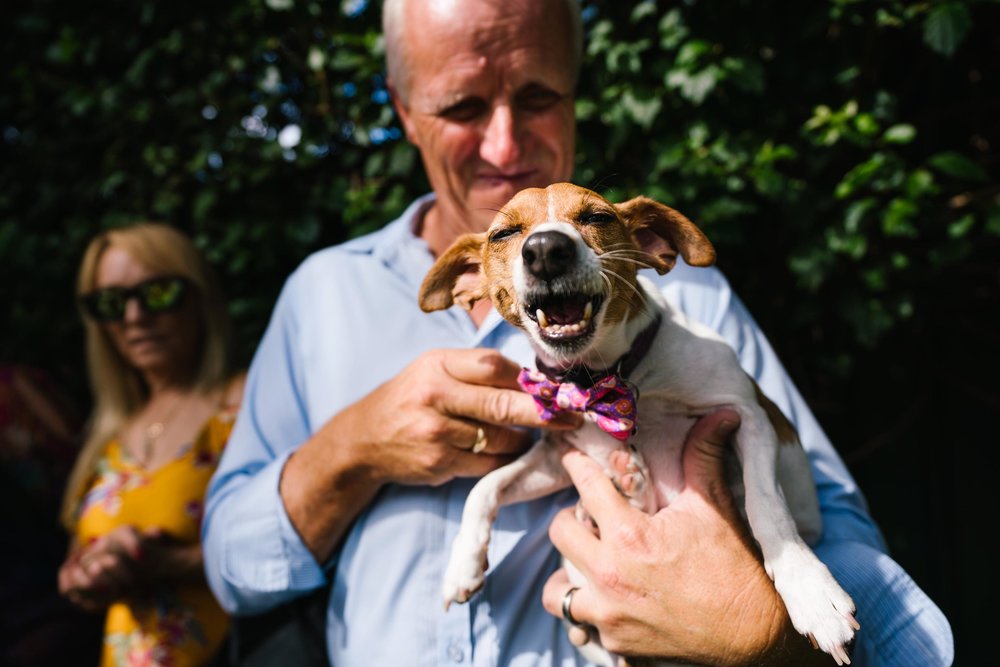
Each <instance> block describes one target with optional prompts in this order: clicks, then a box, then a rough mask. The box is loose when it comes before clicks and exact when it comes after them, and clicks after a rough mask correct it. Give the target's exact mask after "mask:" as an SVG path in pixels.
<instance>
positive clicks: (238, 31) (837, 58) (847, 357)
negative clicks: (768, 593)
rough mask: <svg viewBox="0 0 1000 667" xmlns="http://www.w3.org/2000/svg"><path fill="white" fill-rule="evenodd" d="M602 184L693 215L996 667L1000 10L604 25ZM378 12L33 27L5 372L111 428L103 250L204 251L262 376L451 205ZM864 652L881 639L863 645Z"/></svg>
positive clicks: (255, 13)
mask: <svg viewBox="0 0 1000 667" xmlns="http://www.w3.org/2000/svg"><path fill="white" fill-rule="evenodd" d="M584 8H585V10H584V11H585V20H586V30H587V35H588V40H587V56H586V61H587V62H586V66H585V70H584V71H585V73H584V76H583V78H582V81H581V85H580V91H579V100H578V103H577V110H578V115H579V118H580V141H579V150H578V162H577V174H576V177H575V180H576V181H577V182H579V183H581V184H585V185H592V186H593V187H596V188H597V189H599V190H601V191H602V192H604V193H605V194H607V195H608V196H609V197H610V198H612V199H616V200H621V199H625V198H627V197H630V196H632V195H634V194H637V193H640V192H641V193H645V194H648V195H650V196H653V197H656V198H659V199H660V200H662V201H665V202H668V203H670V204H672V205H673V206H675V207H676V208H679V209H680V210H682V211H685V212H686V213H687V214H688V215H690V216H691V217H692V218H693V219H694V220H695V221H697V222H698V223H700V224H701V225H702V227H703V228H704V229H705V230H706V231H707V233H708V234H709V236H710V237H711V238H712V239H713V240H714V241H715V243H716V245H717V247H718V250H719V257H720V259H719V263H720V265H721V266H722V268H723V269H724V270H725V271H726V273H727V274H728V276H729V277H730V279H731V281H732V282H733V284H734V285H735V286H736V288H737V290H738V291H739V292H740V294H741V296H742V297H743V298H744V300H745V301H746V302H747V303H748V304H749V305H750V307H751V310H752V312H754V313H755V315H756V317H757V318H758V319H759V321H760V323H761V325H762V326H763V327H764V329H765V331H767V332H768V334H769V335H770V336H771V338H772V341H773V342H774V344H775V347H776V348H777V349H778V351H779V353H780V354H781V356H782V358H783V359H784V360H785V362H786V364H787V366H788V368H789V370H790V372H791V373H792V375H793V377H794V378H795V379H796V381H797V382H798V384H799V386H800V388H801V389H802V391H803V393H804V394H805V395H806V396H807V398H808V399H809V401H810V403H811V404H812V405H813V407H814V409H815V411H816V412H817V415H818V416H819V418H820V421H821V422H822V423H823V425H824V427H825V428H826V429H827V430H828V432H829V433H830V435H831V437H832V438H833V440H834V442H835V443H836V444H837V446H838V448H839V449H840V451H841V452H842V454H843V455H844V457H845V459H846V460H847V462H848V465H849V466H850V468H851V470H852V471H853V473H854V474H855V475H856V477H857V478H858V481H859V482H860V484H861V486H862V488H863V489H865V491H866V493H867V496H868V498H869V501H870V504H871V506H872V512H873V514H874V515H875V517H876V518H877V519H878V521H879V522H880V524H881V525H882V527H883V529H884V532H885V533H886V536H887V538H888V540H889V543H890V547H891V550H892V553H893V555H894V557H895V558H896V559H897V560H898V561H900V562H901V563H902V564H903V565H904V566H905V567H906V568H907V569H908V570H909V571H910V572H911V573H912V574H913V576H914V577H915V578H916V580H917V582H918V583H919V584H920V585H921V586H922V587H923V588H924V589H925V590H926V591H927V592H928V593H929V594H930V595H931V596H932V597H933V598H934V599H935V601H937V602H938V603H939V604H940V605H941V607H942V608H943V609H944V610H945V612H946V613H947V614H948V616H949V618H950V620H951V622H952V624H953V628H954V630H955V634H956V646H957V656H958V659H957V662H956V664H959V665H977V664H982V663H983V662H984V661H985V656H986V655H987V653H986V646H987V642H988V641H989V639H990V637H991V633H992V632H993V628H992V622H991V621H992V620H993V619H995V618H996V611H995V609H994V605H993V604H992V600H991V599H990V598H988V597H987V594H988V592H992V593H993V594H995V593H996V592H997V590H998V586H997V577H996V576H995V574H993V571H992V567H991V566H992V564H993V563H995V560H996V559H995V558H988V557H987V554H988V552H987V551H986V548H985V540H986V537H985V535H986V533H987V531H989V528H988V526H989V525H993V524H995V520H996V519H995V516H996V509H997V506H998V503H997V502H996V496H995V494H994V493H993V492H992V491H993V489H992V484H993V483H994V480H995V478H996V473H995V472H994V471H993V470H992V468H993V466H994V465H995V464H996V463H997V459H998V457H997V454H996V450H997V445H998V439H997V436H996V434H995V431H994V429H992V428H987V427H988V426H992V424H993V423H994V421H995V416H994V415H995V414H996V413H997V410H998V408H1000V391H998V389H997V377H998V371H1000V363H998V359H1000V356H998V354H997V350H996V345H995V343H996V341H997V334H996V322H997V314H998V312H1000V308H998V306H1000V261H998V260H1000V252H998V251H1000V185H998V182H1000V181H998V175H1000V162H998V159H997V150H996V147H997V145H998V144H1000V120H998V119H1000V41H998V39H1000V38H998V35H1000V4H998V3H997V2H995V1H980V2H973V1H958V0H956V1H947V0H945V1H942V0H929V1H926V2H917V3H912V2H897V1H881V2H879V1H873V0H827V1H824V2H790V1H789V2H778V1H775V0H716V1H715V2H706V1H703V0H686V1H683V2H676V3H667V2H659V3H657V2H636V3H620V2H605V1H596V0H585V1H584ZM378 10H379V7H378V3H369V2H366V1H365V0H343V1H342V2H339V3H338V2H329V1H328V2H319V1H310V0H242V1H241V2H221V3H205V2H192V1H191V0H175V1H174V2H171V3H163V2H148V1H147V2H131V3H126V2H116V1H114V0H93V1H92V2H89V3H78V2H70V1H69V0H30V1H28V0H9V1H8V3H7V4H6V6H5V11H4V15H5V18H4V20H3V22H2V25H3V27H2V28H0V30H2V35H3V39H2V42H0V57H2V59H3V62H5V63H6V65H5V71H6V75H5V77H4V85H3V87H2V88H0V127H2V131H3V140H2V142H0V150H2V155H3V159H2V162H0V276H2V278H0V284H2V293H3V304H4V305H3V309H2V312H3V317H4V320H3V323H2V329H0V330H2V332H3V333H2V340H0V355H2V357H0V359H2V360H5V361H16V362H21V363H30V364H34V365H37V366H40V367H43V368H45V369H47V370H49V371H50V372H52V373H54V374H55V375H56V376H57V377H58V378H59V380H60V381H61V382H62V383H63V384H64V385H65V386H67V387H68V388H69V390H70V391H71V393H72V394H73V395H74V396H75V397H76V398H77V399H78V400H79V402H80V403H81V405H84V406H85V405H86V403H87V401H88V400H89V399H88V396H87V387H86V381H85V378H84V375H83V366H82V360H81V356H82V343H81V334H82V329H81V326H80V323H79V321H78V317H77V314H76V311H75V307H74V304H73V297H72V294H73V280H74V274H75V271H76V266H77V263H78V262H79V259H80V256H81V253H82V250H83V247H84V245H85V243H86V241H87V240H88V239H89V237H91V236H92V235H93V234H94V233H95V232H96V231H97V230H99V229H101V228H104V227H107V226H113V225H118V224H122V223H125V222H128V221H132V220H136V219H139V218H153V219H159V220H165V221H169V222H171V223H173V224H176V225H177V226H179V227H181V228H182V229H184V230H186V231H188V232H189V233H191V234H192V235H193V236H194V237H195V238H196V240H197V242H198V244H199V245H200V246H201V247H202V248H203V249H204V250H205V251H206V252H207V253H208V255H209V257H210V258H211V259H212V261H213V262H214V264H215V265H216V266H217V267H218V269H219V271H220V273H221V274H222V276H223V278H224V280H225V284H226V288H227V291H228V294H229V295H230V297H231V308H232V313H233V316H234V318H235V320H236V323H237V330H238V356H239V359H240V361H241V362H243V363H246V362H248V360H249V357H250V355H251V354H252V351H253V348H254V346H255V343H256V340H257V337H258V336H259V335H260V333H261V332H262V330H263V327H264V326H265V324H266V321H267V317H268V313H269V311H270V308H271V306H272V304H273V301H274V299H275V297H276V295H277V291H278V290H279V288H280V286H281V284H282V281H283V279H284V277H285V276H286V275H287V274H288V272H289V271H290V270H291V269H293V268H294V267H295V266H296V265H297V263H298V262H299V261H300V260H301V259H302V258H303V257H304V256H305V255H306V254H307V253H309V252H311V251H313V250H315V249H317V248H320V247H323V246H325V245H328V244H331V243H335V242H338V241H340V240H343V239H345V238H347V237H350V236H353V235H357V234H360V233H363V232H366V231H369V230H371V229H375V228H377V227H379V226H380V225H382V224H384V223H385V222H386V221H388V220H390V219H391V218H392V217H394V216H395V215H396V214H397V213H399V212H400V211H401V210H402V208H403V207H404V206H405V204H406V203H407V202H408V200H409V199H410V198H411V197H412V196H414V195H416V194H418V193H421V192H423V191H424V190H425V188H426V183H425V181H424V180H423V176H422V174H421V173H420V172H421V169H420V165H419V159H418V157H417V156H416V154H415V152H414V151H413V149H411V148H410V147H409V146H408V145H407V144H406V143H405V141H403V139H402V137H401V132H400V130H399V126H398V123H397V122H396V120H395V118H394V115H393V113H392V110H391V107H390V105H389V104H388V95H387V93H386V90H385V85H384V83H385V82H384V79H383V76H382V63H381V57H382V44H381V41H380V37H379V34H378V22H379V21H378V19H379V11H378ZM862 621H863V619H862Z"/></svg>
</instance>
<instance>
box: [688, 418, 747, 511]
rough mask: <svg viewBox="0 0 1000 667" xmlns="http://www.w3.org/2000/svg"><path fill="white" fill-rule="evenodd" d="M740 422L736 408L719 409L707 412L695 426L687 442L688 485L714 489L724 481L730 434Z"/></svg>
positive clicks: (704, 489)
mask: <svg viewBox="0 0 1000 667" xmlns="http://www.w3.org/2000/svg"><path fill="white" fill-rule="evenodd" d="M739 424H740V417H739V415H738V414H737V413H736V412H734V411H733V410H729V409H724V410H718V411H716V412H713V413H711V414H708V415H705V416H704V417H702V418H701V419H699V420H698V421H697V422H695V425H694V426H692V427H691V432H690V433H689V434H688V437H687V440H686V441H685V443H684V453H683V458H682V463H683V466H684V479H685V483H686V484H687V485H688V486H691V487H693V488H696V489H699V490H702V491H706V492H712V491H714V490H715V489H716V488H717V487H718V486H719V485H720V483H722V484H723V485H724V472H723V459H724V457H725V453H726V448H727V447H728V446H729V445H728V441H729V437H730V436H731V435H732V434H733V432H734V431H736V428H737V427H738V426H739Z"/></svg>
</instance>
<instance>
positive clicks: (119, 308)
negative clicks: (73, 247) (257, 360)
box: [59, 223, 243, 667]
mask: <svg viewBox="0 0 1000 667" xmlns="http://www.w3.org/2000/svg"><path fill="white" fill-rule="evenodd" d="M77 290H78V294H79V298H80V305H81V308H82V311H83V314H84V322H85V326H86V337H87V362H88V369H89V373H90V381H91V386H92V391H93V396H94V399H95V407H94V412H93V414H92V416H91V420H90V430H89V435H88V437H87V441H86V443H85V444H84V447H83V449H82V450H81V454H80V456H79V458H78V460H77V461H76V464H75V467H74V469H73V472H72V474H71V475H70V480H69V484H68V487H67V491H66V496H65V501H64V505H63V513H62V518H63V522H64V523H65V525H66V526H67V528H68V529H69V530H70V531H71V533H72V534H73V537H74V540H73V544H72V546H71V547H70V552H69V555H68V556H67V558H66V561H65V562H64V563H63V565H62V567H61V568H60V571H59V589H60V592H62V594H63V595H65V596H66V597H67V598H69V599H70V600H71V601H72V602H74V603H76V604H78V605H79V606H80V607H83V608H84V609H88V610H106V612H107V617H106V621H105V636H104V647H103V655H102V662H101V664H102V665H173V666H177V667H180V666H184V665H202V664H205V663H206V662H208V661H210V660H211V659H212V658H213V657H214V656H215V654H217V653H218V651H219V648H220V646H221V644H222V641H223V639H224V637H225V634H226V631H227V619H226V616H225V614H224V612H223V611H222V609H221V608H220V607H219V606H218V604H217V603H216V602H215V599H214V598H213V597H212V594H211V593H210V591H209V589H208V588H207V586H206V584H205V582H204V578H203V574H202V553H201V546H200V543H199V531H200V527H201V516H202V507H203V498H204V494H205V489H206V487H207V484H208V481H209V478H210V477H211V475H212V472H213V471H214V470H215V467H216V464H217V462H218V459H219V456H220V455H221V452H222V448H223V446H224V445H225V442H226V440H227V439H228V437H229V432H230V429H231V427H232V423H233V419H234V417H235V413H236V410H237V408H238V406H239V401H240V398H241V396H242V385H243V375H242V373H240V374H236V375H232V374H230V373H229V371H228V367H227V352H228V349H227V334H228V318H227V315H226V307H225V303H224V301H223V298H222V296H221V293H220V291H219V289H218V286H217V285H216V283H215V281H214V280H213V278H212V273H211V270H210V268H209V266H208V264H207V263H206V262H205V260H204V258H203V257H202V256H201V254H200V253H199V252H198V250H197V249H196V248H195V246H194V244H193V243H192V242H191V240H190V239H189V238H188V237H186V236H185V235H183V234H182V233H180V232H179V231H177V230H176V229H174V228H172V227H169V226H167V225H162V224H154V223H142V224H137V225H133V226H130V227H125V228H120V229H114V230H109V231H105V232H103V233H101V234H99V235H98V236H97V237H96V238H95V239H94V240H93V241H91V243H90V245H89V246H88V247H87V250H86V253H85V254H84V257H83V262H82V265H81V267H80V273H79V277H78V284H77Z"/></svg>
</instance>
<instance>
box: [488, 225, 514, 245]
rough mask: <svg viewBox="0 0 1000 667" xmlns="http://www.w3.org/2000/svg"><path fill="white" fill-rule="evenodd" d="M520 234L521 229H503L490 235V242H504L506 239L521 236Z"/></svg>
mask: <svg viewBox="0 0 1000 667" xmlns="http://www.w3.org/2000/svg"><path fill="white" fill-rule="evenodd" d="M520 233H521V228H520V227H503V228H502V229H498V230H496V231H495V232H493V233H492V234H490V242H493V241H502V240H504V239H505V238H509V237H511V236H514V235H515V234H520Z"/></svg>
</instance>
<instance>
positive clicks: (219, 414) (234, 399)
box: [200, 370, 246, 454]
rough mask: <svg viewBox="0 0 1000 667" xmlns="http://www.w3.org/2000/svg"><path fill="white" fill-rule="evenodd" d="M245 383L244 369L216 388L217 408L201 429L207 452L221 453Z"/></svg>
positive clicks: (241, 397)
mask: <svg viewBox="0 0 1000 667" xmlns="http://www.w3.org/2000/svg"><path fill="white" fill-rule="evenodd" d="M245 384H246V371H242V370H241V371H239V372H237V373H234V374H233V375H232V376H231V377H230V378H229V379H228V380H226V381H225V382H224V383H223V385H222V387H221V388H219V389H218V390H217V394H216V396H217V398H216V405H217V406H218V408H217V409H216V411H215V412H214V413H213V414H212V416H211V417H209V419H208V421H207V422H206V423H205V426H204V427H203V428H202V431H201V438H200V439H201V444H202V448H203V449H205V450H208V451H209V452H212V453H215V454H218V453H221V452H222V450H223V448H225V446H226V442H227V441H228V440H229V434H230V433H231V432H232V430H233V424H234V423H235V422H236V415H237V413H238V412H239V409H240V403H241V402H242V401H243V387H244V385H245Z"/></svg>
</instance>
